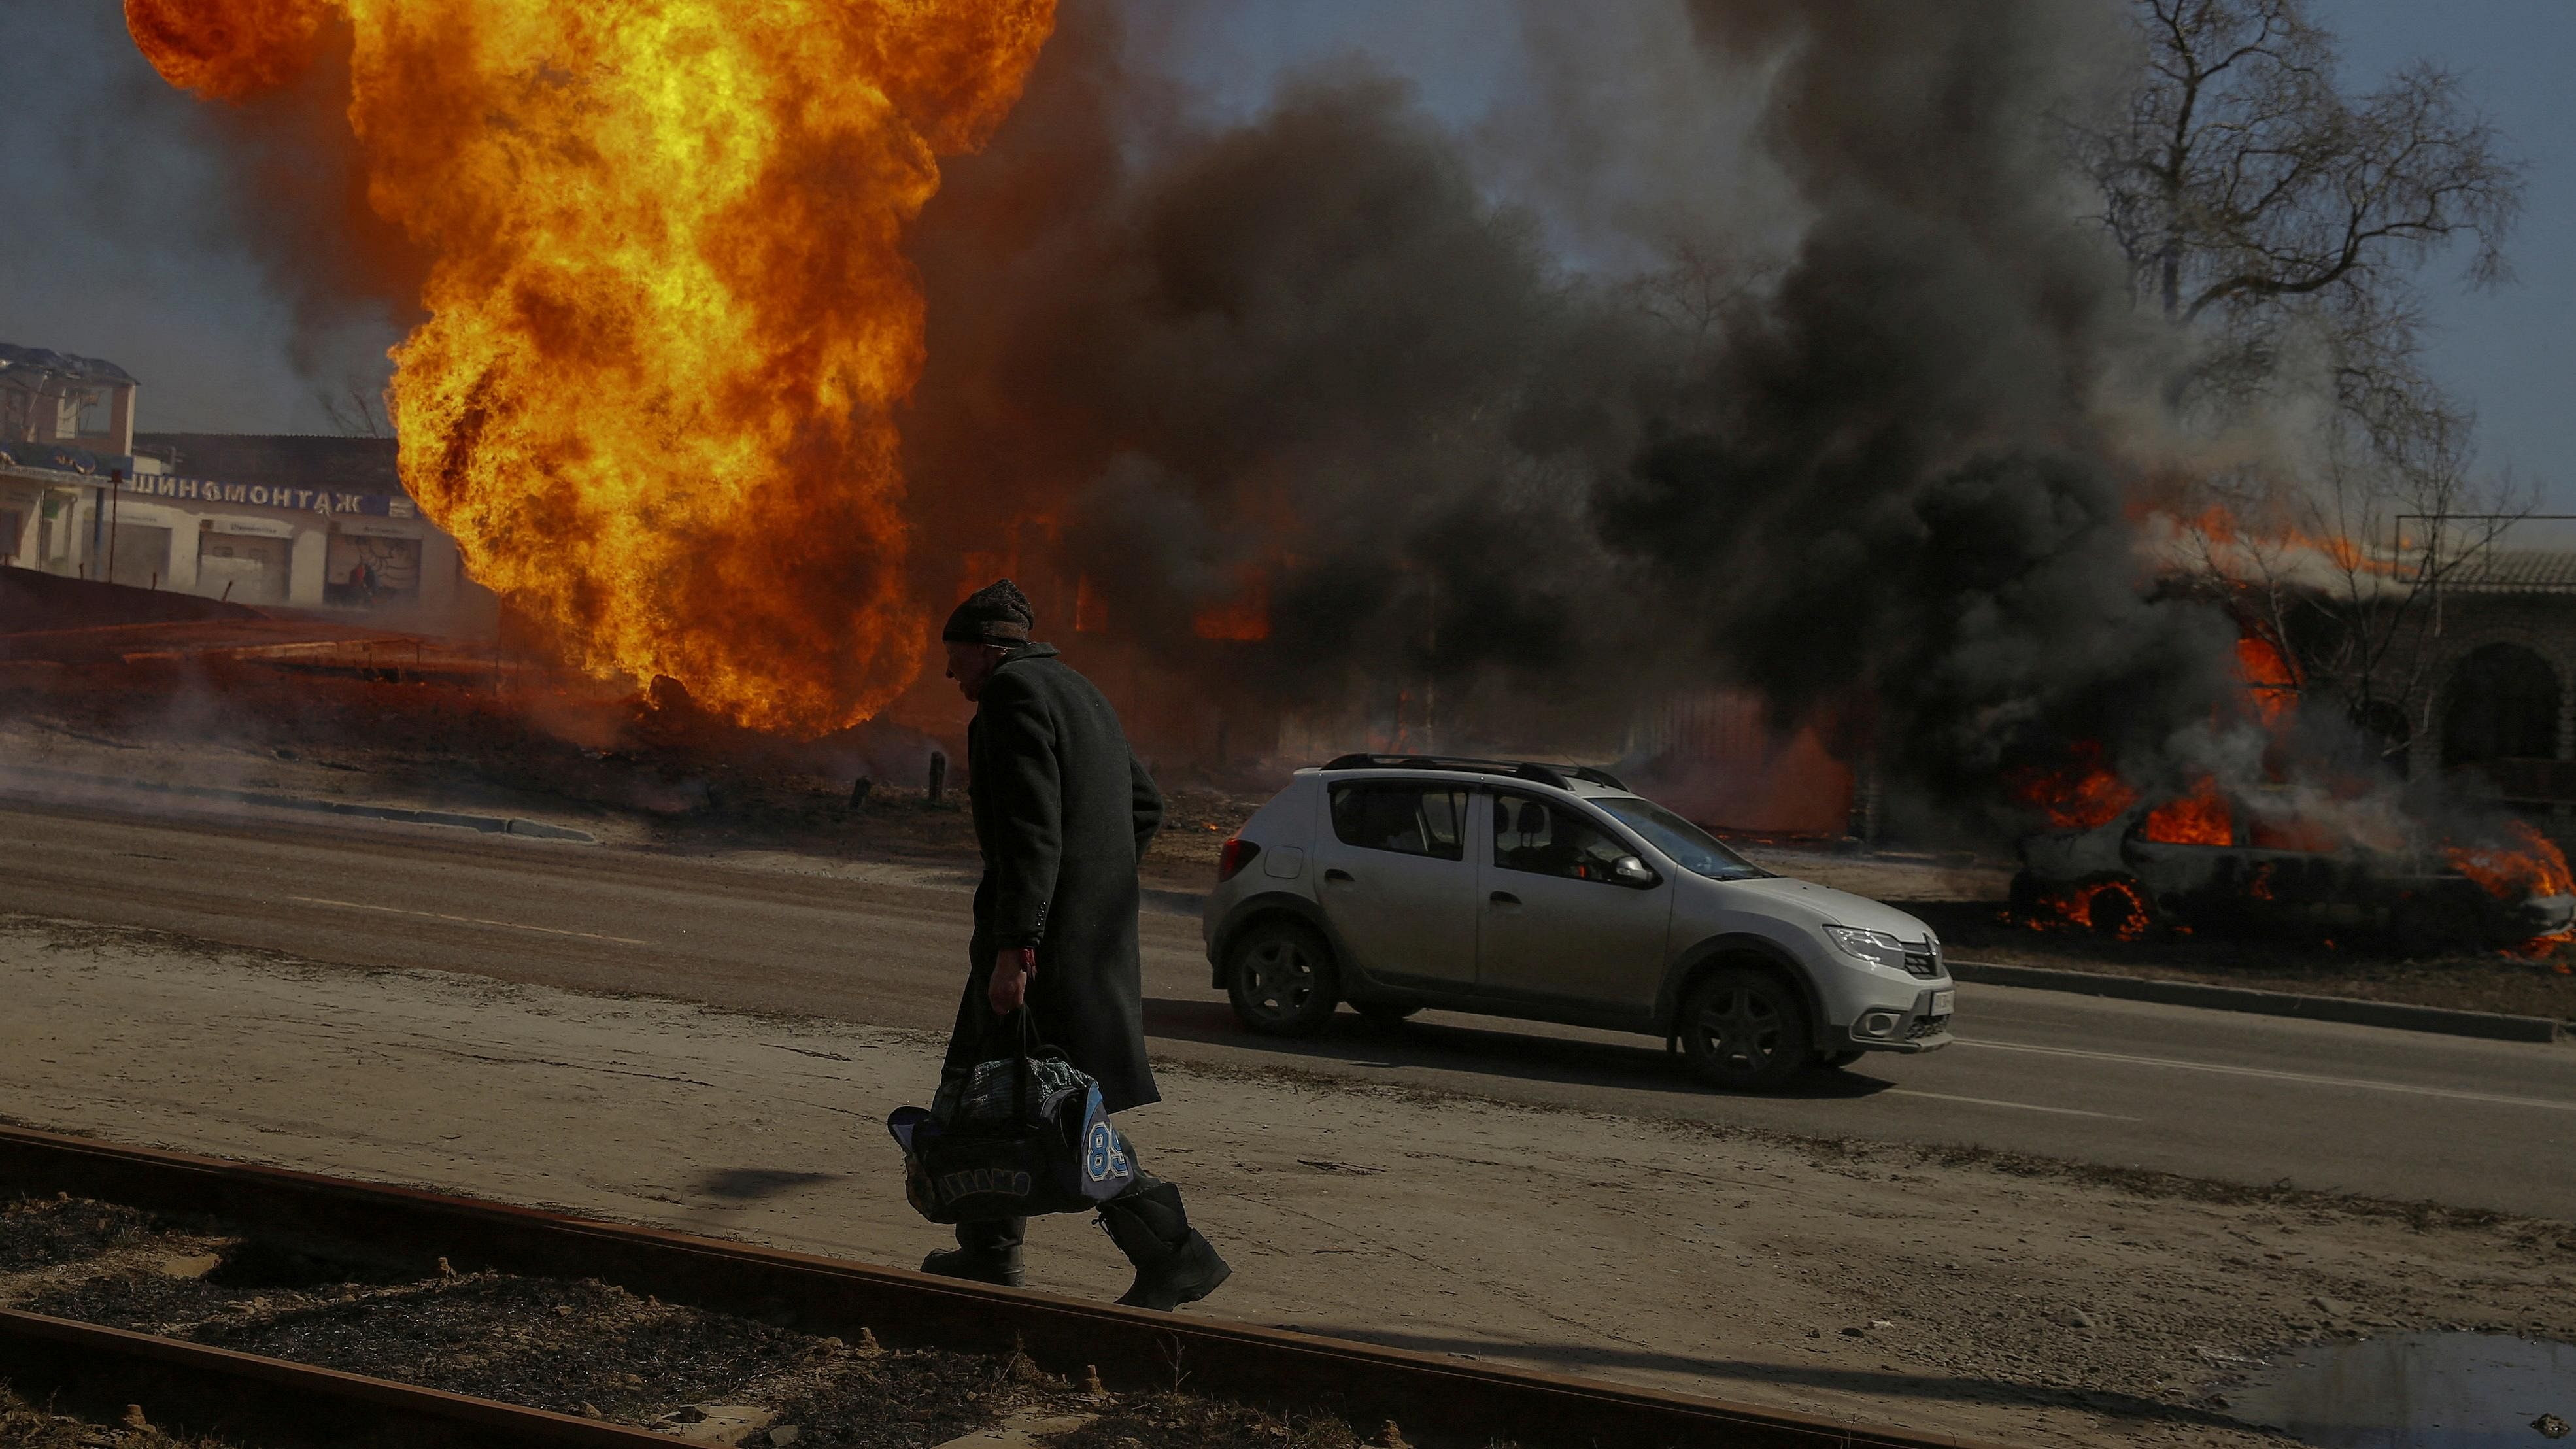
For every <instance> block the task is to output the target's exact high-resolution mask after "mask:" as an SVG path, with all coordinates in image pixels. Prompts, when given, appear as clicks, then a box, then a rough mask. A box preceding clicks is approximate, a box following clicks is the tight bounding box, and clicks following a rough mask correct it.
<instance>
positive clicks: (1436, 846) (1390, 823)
mask: <svg viewBox="0 0 2576 1449" xmlns="http://www.w3.org/2000/svg"><path fill="white" fill-rule="evenodd" d="M1466 825H1467V792H1466V791H1465V790H1462V789H1459V788H1457V787H1455V786H1452V785H1445V784H1437V785H1435V784H1413V783H1409V782H1406V781H1401V780H1377V781H1368V782H1364V783H1360V784H1353V785H1336V786H1334V787H1333V834H1334V835H1335V836H1336V837H1338V838H1339V839H1340V840H1341V842H1342V843H1343V844H1344V845H1356V846H1359V847H1361V848H1362V849H1366V850H1392V851H1395V852H1398V853H1399V854H1403V855H1428V856H1434V857H1437V858H1439V859H1441V860H1463V859H1465V858H1466Z"/></svg>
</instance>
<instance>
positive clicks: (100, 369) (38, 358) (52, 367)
mask: <svg viewBox="0 0 2576 1449" xmlns="http://www.w3.org/2000/svg"><path fill="white" fill-rule="evenodd" d="M20 367H23V368H26V369H28V370H29V371H31V372H50V373H53V374H55V375H56V376H58V377H71V378H78V379H80V380H81V381H83V382H115V383H123V384H125V385H126V386H127V387H138V386H140V385H141V384H139V383H137V382H136V381H135V380H134V374H132V373H130V372H127V371H126V370H125V369H124V368H121V367H119V366H117V365H116V364H115V363H113V362H102V361H100V360H99V359H97V358H95V357H74V356H72V355H71V354H70V353H68V352H54V351H50V350H48V349H46V348H42V347H20V346H19V345H17V344H16V343H14V342H0V372H6V371H9V370H11V369H14V368H20Z"/></svg>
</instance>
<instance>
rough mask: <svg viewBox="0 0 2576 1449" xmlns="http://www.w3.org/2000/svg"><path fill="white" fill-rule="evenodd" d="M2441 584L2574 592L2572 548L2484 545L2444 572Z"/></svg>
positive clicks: (2510, 591) (2490, 591) (2501, 590)
mask: <svg viewBox="0 0 2576 1449" xmlns="http://www.w3.org/2000/svg"><path fill="white" fill-rule="evenodd" d="M2442 587H2444V588H2446V589H2469V590H2474V591H2476V592H2479V593H2487V594H2559V593H2576V550H2568V549H2543V548H2491V549H2487V550H2485V551H2484V552H2482V553H2479V554H2478V555H2477V556H2476V557H2474V558H2471V559H2469V560H2467V561H2466V562H2464V563H2462V564H2460V565H2459V566H2458V567H2457V568H2454V569H2452V570H2451V571H2450V572H2449V573H2448V574H2446V575H2445V576H2444V577H2443V580H2442Z"/></svg>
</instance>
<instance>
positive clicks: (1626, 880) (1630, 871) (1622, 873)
mask: <svg viewBox="0 0 2576 1449" xmlns="http://www.w3.org/2000/svg"><path fill="white" fill-rule="evenodd" d="M1610 874H1611V876H1612V877H1613V878H1615V879H1616V880H1617V881H1618V882H1619V884H1621V885H1629V886H1635V887H1637V888H1638V889H1640V890H1643V889H1644V888H1646V887H1647V886H1650V885H1653V884H1655V882H1656V879H1657V877H1656V875H1655V873H1654V871H1652V870H1650V869H1648V868H1647V865H1646V863H1645V862H1644V861H1642V860H1639V859H1638V858H1637V857H1635V856H1633V855H1623V856H1621V857H1619V863H1618V864H1616V865H1614V866H1612V867H1610Z"/></svg>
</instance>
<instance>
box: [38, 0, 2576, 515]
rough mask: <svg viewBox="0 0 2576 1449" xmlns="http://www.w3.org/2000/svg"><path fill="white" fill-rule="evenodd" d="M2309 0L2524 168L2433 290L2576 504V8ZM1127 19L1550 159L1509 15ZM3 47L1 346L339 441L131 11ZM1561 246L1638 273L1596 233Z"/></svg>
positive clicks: (1184, 52) (1617, 143) (2348, 56)
mask: <svg viewBox="0 0 2576 1449" xmlns="http://www.w3.org/2000/svg"><path fill="white" fill-rule="evenodd" d="M1640 3H1643V4H1646V5H1649V6H1651V7H1653V8H1654V9H1657V10H1662V9H1664V8H1665V7H1664V6H1662V5H1660V4H1657V0H1640ZM2316 5H2317V10H2318V13H2319V15H2320V16H2321V18H2323V19H2325V20H2326V21H2327V22H2328V23H2329V24H2330V25H2331V26H2332V27H2333V28H2334V29H2335V30H2336V31H2337V32H2338V33H2339V34H2340V36H2341V37H2342V40H2343V43H2344V52H2345V61H2346V69H2347V81H2348V83H2350V84H2352V85H2354V86H2355V87H2356V88H2359V87H2360V86H2361V85H2362V84H2364V83H2365V82H2366V81H2367V80H2368V79H2369V78H2372V77H2375V76H2377V75H2380V74H2383V73H2385V72H2386V71H2387V70H2389V69H2390V68H2392V67H2394V66H2396V65H2399V64H2401V63H2404V62H2406V61H2409V60H2411V59H2414V58H2417V57H2431V58H2434V59H2436V60H2439V61H2441V62H2443V63H2445V64H2447V65H2449V66H2451V67H2453V68H2454V69H2456V70H2458V71H2460V72H2461V73H2462V75H2463V76H2464V78H2465V83H2466V85H2467V88H2468V91H2469V93H2470V95H2471V96H2472V97H2473V98H2474V99H2475V100H2476V102H2477V103H2478V104H2479V105H2481V106H2483V107H2484V108H2485V109H2486V110H2487V111H2488V112H2489V114H2491V115H2492V116H2493V117H2494V119H2495V120H2496V121H2497V122H2498V123H2499V124H2500V125H2501V127H2502V128H2503V130H2504V131H2505V133H2506V134H2507V135H2508V136H2509V137H2510V138H2511V143H2512V145H2513V146H2514V148H2515V149H2516V150H2518V151H2519V152H2520V153H2521V154H2522V155H2523V156H2524V157H2525V158H2526V159H2527V160H2528V161H2529V163H2530V174H2529V189H2528V193H2527V209H2526V212H2525V214H2524V217H2523V220H2522V224H2521V226H2520V228H2519V229H2518V230H2517V232H2516V234H2515V236H2514V238H2513V242H2512V245H2511V248H2510V254H2511V256H2512V259H2513V261H2514V264H2515V267H2516V269H2517V271H2518V273H2519V275H2520V280H2519V282H2518V283H2516V284H2514V285H2511V286H2508V287H2505V288H2502V289H2500V290H2498V291H2494V292H2490V293H2486V294H2470V293H2468V292H2466V291H2465V290H2464V289H2462V288H2461V287H2460V286H2458V285H2457V283H2456V280H2455V279H2456V275H2457V262H2456V261H2453V262H2450V263H2437V264H2436V265H2435V267H2434V268H2433V269H2431V271H2430V272H2429V274H2428V276H2427V278H2426V284H2427V291H2428V294H2429V296H2430V299H2431V303H2432V314H2433V317H2434V320H2435V321H2436V323H2437V324H2438V327H2439V330H2438V332H2437V333H2436V335H2435V337H2434V339H2433V356H2434V365H2435V368H2436V370H2437V372H2438V374H2439V375H2440V377H2441V378H2442V379H2443V380H2444V381H2445V382H2446V383H2448V384H2449V385H2450V386H2452V387H2453V388H2454V389H2455V390H2456V391H2457V392H2458V393H2459V394H2460V395H2461V396H2462V397H2464V398H2465V399H2467V400H2468V401H2470V402H2471V403H2472V404H2474V405H2475V406H2476V408H2477V409H2478V411H2479V414H2480V417H2481V421H2482V431H2481V438H2482V452H2483V458H2484V460H2485V462H2486V463H2487V464H2488V465H2490V466H2510V467H2512V468H2513V469H2515V470H2516V471H2517V472H2519V473H2521V474H2523V475H2526V476H2530V477H2534V478H2537V479H2539V480H2542V481H2544V482H2546V483H2547V484H2549V485H2550V487H2549V503H2550V506H2552V507H2554V508H2556V509H2557V510H2558V511H2563V512H2576V340H2571V338H2570V336H2569V333H2570V329H2571V327H2572V326H2576V269H2571V267H2570V265H2569V261H2568V259H2570V258H2576V109H2571V108H2570V107H2569V105H2568V104H2567V95H2566V90H2567V85H2568V77H2569V76H2570V74H2571V73H2576V3H2571V0H2454V3H2450V4H2445V5H2439V6H2434V5H2425V4H2422V3H2420V0H2316ZM1569 8H1570V9H1571V7H1569ZM1129 9H1130V12H1131V13H1133V14H1136V15H1138V16H1140V17H1148V18H1154V17H1167V21H1164V22H1162V23H1144V24H1140V26H1139V29H1140V30H1141V31H1145V32H1147V33H1146V34H1144V35H1143V36H1141V37H1140V38H1141V40H1142V42H1143V43H1145V44H1148V45H1151V46H1153V47H1155V48H1157V49H1158V50H1160V51H1161V52H1162V54H1163V55H1164V56H1165V57H1166V60H1167V63H1168V64H1169V65H1170V66H1171V67H1172V68H1173V69H1174V70H1176V71H1177V72H1178V73H1179V74H1180V75H1181V76H1183V77H1184V78H1186V79H1187V80H1188V81H1190V82H1192V83H1193V84H1194V85H1195V86H1196V87H1197V88H1198V89H1199V90H1200V91H1201V92H1202V93H1203V94H1204V95H1205V97H1206V100H1207V104H1208V105H1209V106H1210V107H1211V108H1212V109H1214V110H1216V111H1218V112H1219V113H1221V114H1243V113H1248V112H1250V111H1252V110H1254V109H1256V108H1257V107H1258V106H1259V105H1260V104H1261V102H1262V100H1263V98H1264V97H1265V96H1266V95H1267V94H1268V93H1269V91H1270V89H1271V87H1272V85H1273V84H1274V83H1275V82H1276V80H1277V78H1278V77H1279V76H1280V75H1282V74H1283V73H1286V72H1290V71H1294V70H1296V69H1298V68H1300V67H1304V66H1310V65H1313V64H1315V63H1317V62H1321V61H1327V60H1331V59H1334V58H1337V57H1339V56H1342V55H1346V54H1352V53H1356V54H1359V55H1362V56H1365V57H1367V58H1368V59H1370V60H1371V61H1373V62H1374V63H1375V64H1376V65H1377V66H1378V67H1380V68H1382V69H1384V70H1387V71H1391V72H1393V73H1396V74H1398V75H1402V76H1406V77H1409V78H1411V79H1412V80H1413V81H1414V82H1415V83H1416V85H1417V86H1418V87H1419V90H1420V93H1421V95H1422V98H1423V101H1424V104H1425V105H1426V106H1427V107H1428V108H1430V109H1431V110H1432V111H1433V112H1434V113H1435V114H1436V115H1439V116H1440V117H1442V118H1443V119H1445V120H1448V121H1450V122H1453V123H1454V124H1456V125H1457V126H1458V127H1459V128H1460V129H1461V130H1462V131H1465V132H1469V133H1471V134H1473V135H1474V136H1475V137H1477V139H1478V140H1479V142H1480V151H1481V154H1482V155H1484V156H1485V157H1486V158H1488V170H1489V172H1493V173H1494V174H1495V184H1496V185H1498V186H1500V187H1505V188H1508V187H1509V186H1510V185H1511V182H1512V178H1511V176H1510V175H1508V174H1507V173H1508V171H1509V170H1510V168H1511V166H1512V165H1513V164H1514V160H1513V158H1515V157H1516V156H1519V155H1520V153H1522V152H1523V151H1528V152H1530V153H1531V154H1533V155H1534V154H1535V153H1536V152H1537V151H1538V150H1539V149H1542V148H1541V147H1539V146H1537V145H1535V144H1525V143H1533V142H1534V141H1536V140H1543V139H1554V138H1533V137H1531V136H1529V135H1528V134H1527V133H1525V132H1516V131H1515V129H1514V124H1513V123H1514V120H1515V117H1516V115H1519V114H1526V113H1527V111H1528V110H1529V109H1530V108H1521V109H1520V110H1518V111H1516V109H1515V106H1514V100H1515V98H1516V97H1517V96H1519V95H1521V94H1522V93H1523V92H1524V91H1525V89H1526V88H1527V87H1528V86H1529V85H1530V84H1531V70H1530V67H1529V65H1528V64H1527V55H1526V53H1525V51H1524V49H1523V46H1524V41H1523V34H1522V31H1521V29H1520V27H1519V25H1518V24H1517V23H1516V22H1515V20H1514V19H1513V18H1512V15H1513V7H1510V6H1507V5H1505V4H1502V3H1500V0H1262V3H1260V4H1258V5H1242V4H1222V5H1203V4H1174V5H1172V6H1171V7H1170V8H1168V9H1165V8H1162V7H1160V6H1158V5H1156V4H1153V3H1140V4H1136V5H1132V6H1130V7H1129ZM1605 33H1608V30H1607V28H1604V29H1603V30H1600V31H1592V30H1590V28H1589V27H1587V33H1586V34H1582V35H1574V36H1570V37H1569V42H1568V43H1582V44H1597V43H1603V42H1599V41H1598V40H1597V39H1596V38H1595V37H1596V36H1597V35H1599V34H1605ZM1627 33H1629V34H1631V35H1632V36H1633V35H1635V34H1638V33H1647V34H1651V32H1638V31H1635V30H1633V29H1632V30H1631V31H1629V32H1627ZM0 35H5V36H6V37H7V38H8V44H7V46H6V47H5V48H0V340H5V341H11V342H18V343H22V344H27V345H32V346H40V347H52V348H56V349H59V350H62V351H66V352H78V353H83V354H88V355H92V356H99V357H105V358H108V359H110V360H112V361H115V362H117V363H120V364H122V365H123V366H124V367H125V368H126V369H127V370H129V371H131V372H133V373H135V374H136V375H137V376H138V377H140V378H141V379H142V380H143V383H144V391H143V394H142V400H141V415H140V419H139V421H140V422H141V424H142V426H144V427H146V428H150V429H171V430H183V429H206V430H225V431H234V430H239V431H267V430H275V431H288V430H294V431H319V430H323V429H325V428H326V426H327V424H326V422H325V420H324V415H323V413H322V411H321V409H320V407H319V405H318V404H317V403H316V402H315V401H314V396H313V395H314V391H315V389H316V387H317V385H319V384H321V383H325V382H327V381H329V380H330V379H332V378H334V377H337V376H340V375H342V374H344V373H348V372H352V371H354V370H358V369H362V368H364V367H366V366H367V365H368V363H369V361H370V359H371V358H373V357H375V356H376V355H378V354H380V352H381V349H382V348H383V346H384V345H385V343H386V342H387V341H389V340H390V334H389V333H388V332H386V331H385V330H384V328H383V327H382V326H381V325H380V324H379V325H376V326H369V325H365V324H364V323H363V322H361V323H360V324H358V325H353V326H352V327H350V328H348V329H345V330H344V331H343V332H341V333H340V334H338V335H335V336H331V337H326V338H323V339H321V340H320V342H319V344H318V347H317V346H316V344H314V343H313V342H312V341H311V340H310V339H308V341H307V350H308V355H307V356H306V358H305V359H304V362H305V363H306V365H307V366H308V368H309V369H310V370H311V371H312V372H313V373H314V374H316V375H314V376H300V375H299V373H298V368H297V365H296V359H295V357H294V351H295V348H294V342H295V336H294V330H293V328H292V327H291V326H290V323H289V319H288V317H287V315H286V312H285V309H284V308H283V307H282V306H281V305H280V304H279V303H278V302H276V301H275V300H274V299H272V298H271V297H270V296H269V295H268V293H267V291H266V289H265V288H264V287H263V286H262V285H261V280H260V274H259V272H258V270H257V268H256V267H255V266H254V265H253V264H252V262H251V261H250V260H249V258H248V256H247V254H246V253H245V252H244V250H243V249H242V247H241V245H240V241H239V235H238V231H237V228H236V224H235V223H234V222H233V221H232V220H231V219H230V217H229V214H228V211H227V207H226V204H225V198H224V196H223V194H222V192H221V190H220V186H219V182H218V180H217V173H216V171H215V168H213V167H212V166H211V165H209V164H208V162H207V160H206V157H207V156H208V154H209V153H210V151H211V149H212V148H213V147H214V146H215V145H216V144H217V142H216V139H215V137H214V135H213V131H212V127H211V126H210V124H209V121H208V118H207V117H206V116H204V115H203V114H202V113H201V112H200V108H198V107H197V106H196V105H195V103H193V102H190V101H188V100H187V99H185V98H184V97H180V96H178V95H176V94H173V93H171V92H170V91H168V90H167V88H166V87H163V86H161V85H160V84H159V82H158V80H157V79H156V78H155V77H154V76H153V75H152V73H151V71H150V69H149V67H147V66H145V65H144V64H143V62H142V61H141V60H140V58H139V57H137V56H136V55H135V53H134V50H133V47H132V45H131V43H130V42H129V41H128V40H127V39H126V38H125V34H124V29H123V26H122V23H121V21H120V20H119V19H118V6H117V5H116V4H114V3H113V0H0ZM1628 43H1632V44H1633V43H1636V42H1635V41H1634V40H1633V39H1631V40H1630V41H1629V42H1628ZM1665 109H1673V110H1678V109H1679V108H1658V107H1657V106H1655V105H1654V97H1653V95H1652V94H1651V93H1648V94H1642V95H1640V96H1639V106H1638V107H1637V108H1636V111H1637V113H1636V116H1635V120H1634V123H1633V124H1634V127H1635V129H1634V130H1632V131H1631V132H1630V133H1627V134H1624V135H1620V136H1613V137H1609V138H1606V140H1607V142H1608V144H1607V145H1606V146H1603V147H1600V148H1599V149H1597V150H1596V151H1595V152H1594V153H1593V154H1595V155H1598V156H1600V157H1601V158H1602V159H1601V160H1600V162H1599V164H1600V165H1602V166H1603V167H1605V168H1611V169H1614V170H1615V168H1616V167H1617V166H1618V165H1619V164H1620V157H1619V154H1618V153H1619V151H1620V149H1621V147H1622V146H1623V145H1646V144H1654V145H1677V144H1693V143H1697V144H1703V145H1708V144H1716V142H1714V141H1712V140H1711V139H1710V137H1709V136H1708V135H1705V134H1701V135H1697V136H1690V137H1681V138H1678V139H1677V138H1676V137H1674V136H1672V135H1669V134H1663V133H1661V132H1658V131H1657V130H1656V127H1657V126H1658V124H1659V115H1658V113H1659V111H1661V110H1665ZM1700 129H1701V131H1702V132H1706V131H1707V130H1708V125H1707V123H1706V121H1705V118H1703V119H1702V124H1701V127H1700ZM1497 158H1500V159H1499V160H1498V159H1497ZM1529 164H1533V165H1536V164H1542V163H1539V162H1535V161H1533V162H1530V163H1529ZM1729 184H1732V183H1729ZM1730 202H1733V203H1735V204H1738V205H1751V204H1754V203H1753V202H1752V201H1751V200H1750V199H1749V198H1748V197H1746V196H1744V195H1741V194H1730V193H1729V192H1728V190H1727V185H1726V184H1721V185H1720V186H1718V187H1715V188H1713V189H1712V196H1711V199H1710V201H1709V203H1708V204H1709V205H1710V206H1711V207H1714V208H1723V207H1725V206H1727V205H1728V204H1729V203H1730ZM1572 224H1573V225H1576V226H1578V227H1579V225H1580V220H1579V219H1577V220H1576V221H1575V222H1574V223H1572ZM1559 239H1560V241H1562V242H1564V243H1566V244H1568V245H1570V246H1574V247H1577V248H1585V247H1592V248H1593V252H1592V255H1593V256H1594V258H1595V259H1597V260H1602V261H1608V262H1613V263H1615V262H1617V261H1619V260H1621V258H1620V257H1618V256H1617V255H1616V254H1615V253H1616V247H1615V245H1612V244H1609V243H1605V242H1604V241H1603V238H1602V237H1599V236H1590V237H1587V236H1581V235H1574V234H1570V233H1568V234H1563V235H1561V236H1560V238H1559Z"/></svg>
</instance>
